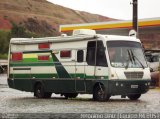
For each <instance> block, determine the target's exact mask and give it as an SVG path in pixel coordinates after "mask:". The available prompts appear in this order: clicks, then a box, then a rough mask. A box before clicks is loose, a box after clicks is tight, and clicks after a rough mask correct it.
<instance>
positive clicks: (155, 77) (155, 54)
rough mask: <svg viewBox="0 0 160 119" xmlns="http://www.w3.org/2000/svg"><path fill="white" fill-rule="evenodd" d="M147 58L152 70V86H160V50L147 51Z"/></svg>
mask: <svg viewBox="0 0 160 119" xmlns="http://www.w3.org/2000/svg"><path fill="white" fill-rule="evenodd" d="M146 59H147V61H148V65H149V67H150V71H151V86H159V70H158V69H159V67H160V50H156V51H154V50H150V51H149V52H146Z"/></svg>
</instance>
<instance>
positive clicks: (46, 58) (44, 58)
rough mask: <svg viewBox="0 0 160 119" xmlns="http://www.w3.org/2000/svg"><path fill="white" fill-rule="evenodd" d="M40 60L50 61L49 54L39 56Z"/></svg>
mask: <svg viewBox="0 0 160 119" xmlns="http://www.w3.org/2000/svg"><path fill="white" fill-rule="evenodd" d="M38 60H40V61H48V60H49V55H41V56H38Z"/></svg>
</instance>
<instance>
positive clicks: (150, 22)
mask: <svg viewBox="0 0 160 119" xmlns="http://www.w3.org/2000/svg"><path fill="white" fill-rule="evenodd" d="M138 26H139V27H149V26H160V18H150V19H140V20H139V21H138ZM117 28H129V29H131V28H132V20H128V21H109V22H96V23H84V24H66V25H60V28H59V31H60V32H68V31H72V30H74V29H94V30H102V29H117Z"/></svg>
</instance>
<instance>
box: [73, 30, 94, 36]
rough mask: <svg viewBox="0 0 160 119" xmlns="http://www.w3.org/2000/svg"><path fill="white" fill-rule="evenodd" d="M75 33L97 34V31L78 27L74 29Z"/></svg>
mask: <svg viewBox="0 0 160 119" xmlns="http://www.w3.org/2000/svg"><path fill="white" fill-rule="evenodd" d="M73 35H96V31H95V30H91V29H76V30H73Z"/></svg>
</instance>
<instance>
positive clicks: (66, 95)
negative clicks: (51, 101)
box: [64, 93, 78, 99]
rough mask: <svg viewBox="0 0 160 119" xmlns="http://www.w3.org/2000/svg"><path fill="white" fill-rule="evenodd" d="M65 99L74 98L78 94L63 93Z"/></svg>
mask: <svg viewBox="0 0 160 119" xmlns="http://www.w3.org/2000/svg"><path fill="white" fill-rule="evenodd" d="M64 96H65V98H66V99H68V98H76V97H77V96H78V93H65V94H64Z"/></svg>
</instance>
